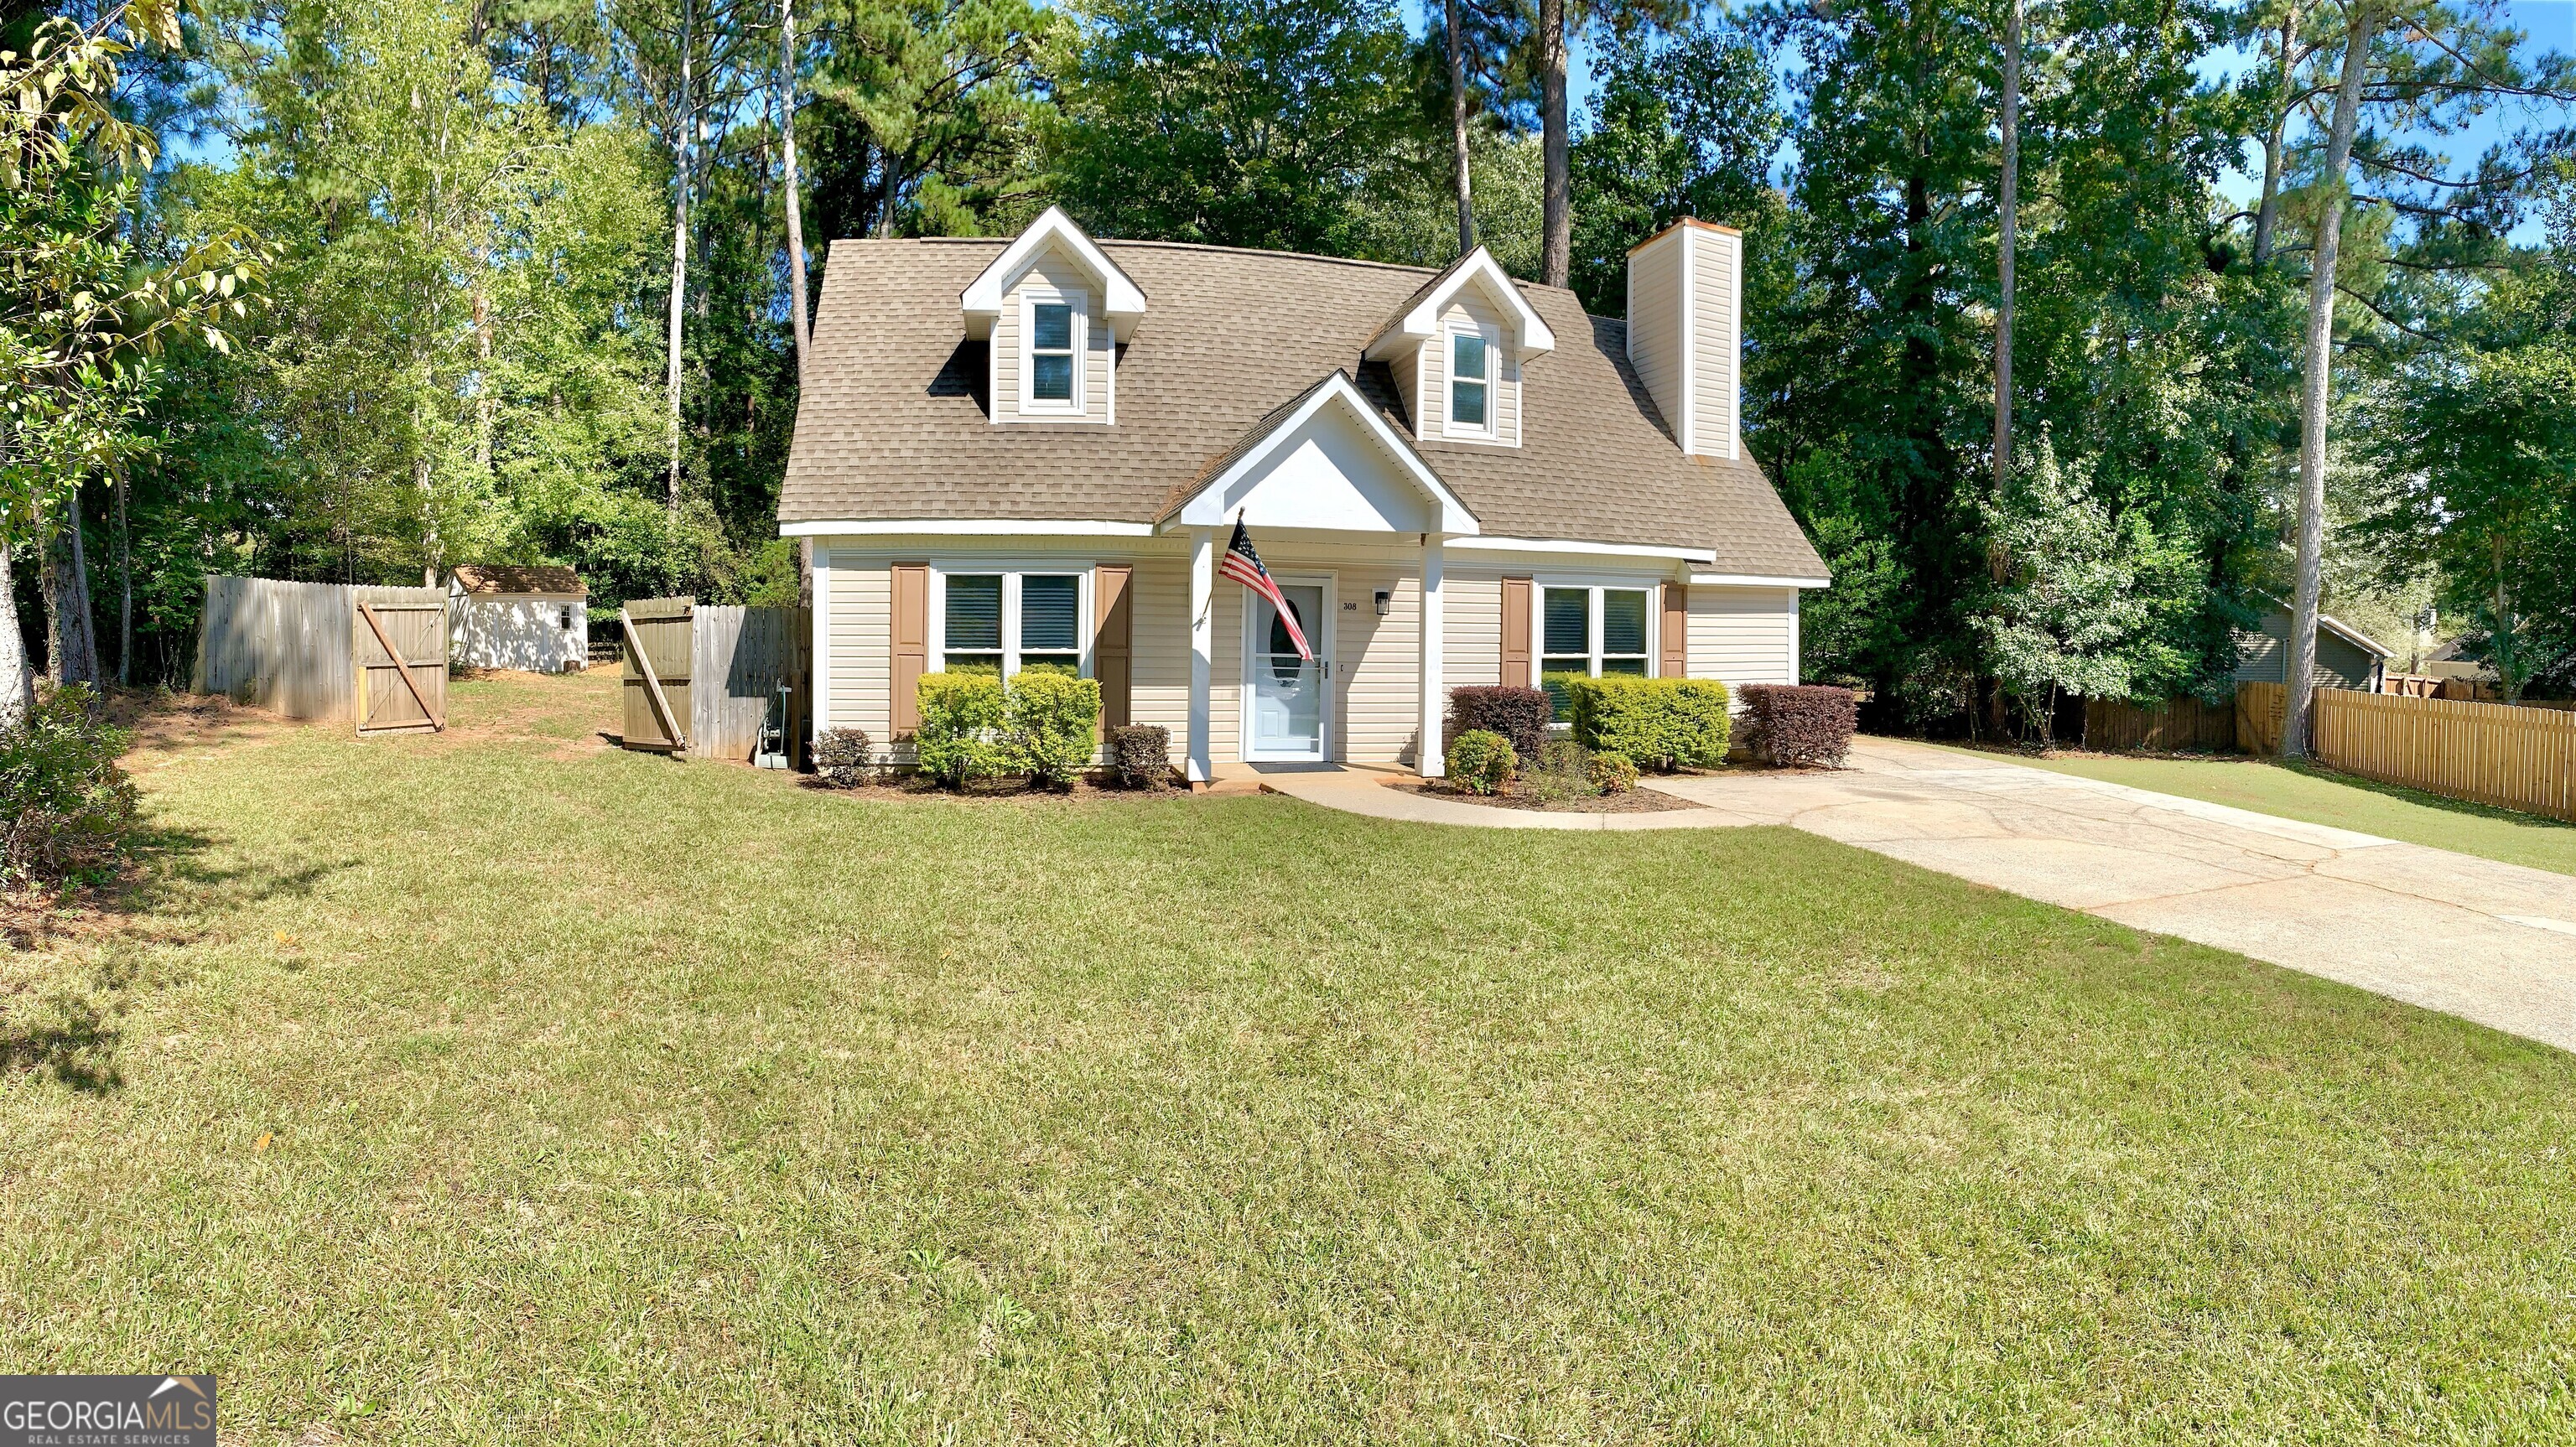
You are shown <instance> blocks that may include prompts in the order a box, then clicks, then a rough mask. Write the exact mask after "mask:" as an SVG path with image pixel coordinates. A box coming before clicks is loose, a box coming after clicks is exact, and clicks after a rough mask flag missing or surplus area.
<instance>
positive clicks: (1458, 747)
mask: <svg viewBox="0 0 2576 1447" xmlns="http://www.w3.org/2000/svg"><path fill="white" fill-rule="evenodd" d="M1519 766H1520V760H1519V759H1518V758H1517V757H1515V756H1514V755H1513V753H1512V741H1511V740H1510V739H1507V738H1504V737H1503V736H1502V735H1501V734H1498V733H1496V732H1494V731H1493V730H1492V729H1469V730H1467V731H1466V732H1465V733H1463V734H1460V735H1459V736H1458V737H1456V738H1455V739H1452V740H1450V742H1449V782H1450V783H1452V784H1455V785H1456V786H1458V787H1459V788H1461V789H1464V790H1466V791H1467V792H1468V793H1470V794H1499V793H1501V792H1502V791H1503V789H1504V786H1506V785H1508V784H1510V783H1511V781H1512V770H1513V769H1515V768H1517V767H1519Z"/></svg>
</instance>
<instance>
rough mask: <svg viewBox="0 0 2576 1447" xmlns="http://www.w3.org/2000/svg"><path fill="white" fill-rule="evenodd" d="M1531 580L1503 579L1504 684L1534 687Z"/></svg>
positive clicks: (1513, 686)
mask: <svg viewBox="0 0 2576 1447" xmlns="http://www.w3.org/2000/svg"><path fill="white" fill-rule="evenodd" d="M1530 686H1531V684H1530V580H1529V579H1527V578H1505V579H1504V580H1503V687H1505V688H1528V687H1530Z"/></svg>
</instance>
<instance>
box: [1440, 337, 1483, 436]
mask: <svg viewBox="0 0 2576 1447" xmlns="http://www.w3.org/2000/svg"><path fill="white" fill-rule="evenodd" d="M1492 357H1493V348H1491V347H1489V346H1487V345H1485V335H1484V333H1482V332H1458V333H1456V334H1454V335H1452V336H1451V337H1450V338H1449V425H1450V426H1451V427H1453V428H1456V429H1457V430H1459V431H1463V432H1490V431H1492V430H1493V424H1492V423H1491V422H1489V421H1487V420H1486V413H1487V410H1488V400H1489V398H1488V394H1489V393H1490V391H1491V390H1492V387H1491V384H1492V380H1493V379H1492V377H1491V376H1490V375H1489V372H1488V369H1489V368H1490V367H1491V366H1492V365H1493V362H1492Z"/></svg>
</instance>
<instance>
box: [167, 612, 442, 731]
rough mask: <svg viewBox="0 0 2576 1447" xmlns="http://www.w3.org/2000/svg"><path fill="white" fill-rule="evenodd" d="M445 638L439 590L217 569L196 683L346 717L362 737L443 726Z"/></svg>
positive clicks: (286, 707) (200, 626)
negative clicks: (304, 580) (250, 574)
mask: <svg viewBox="0 0 2576 1447" xmlns="http://www.w3.org/2000/svg"><path fill="white" fill-rule="evenodd" d="M361 604H363V605H364V607H363V608H361V606H360V605H361ZM370 614H372V615H373V617H374V620H375V621H374V625H373V626H371V625H370V623H369V621H368V618H369V615H370ZM447 643H448V635H447V595H446V593H445V592H443V591H441V590H440V589H437V588H375V587H358V586H353V585H351V584H347V583H289V582H284V581H281V580H279V579H275V578H236V577H227V576H223V575H215V576H210V577H208V578H207V579H206V602H205V608H204V610H203V611H202V612H201V613H200V614H199V615H198V623H197V666H196V670H195V673H194V675H193V678H192V679H191V682H190V685H189V686H190V688H191V689H192V690H193V691H195V692H197V693H220V694H223V695H225V696H226V697H228V698H231V699H233V700H234V701H236V702H239V703H246V704H250V705H253V706H255V707H258V708H265V709H271V710H274V711H275V712H278V713H281V714H284V715H286V716H287V717H288V718H300V719H332V720H336V719H347V720H350V721H351V722H353V723H355V724H356V725H357V728H358V731H359V732H360V733H371V734H372V733H384V732H389V731H398V730H410V729H423V728H427V729H436V728H439V727H443V726H444V725H445V723H446V721H447Z"/></svg>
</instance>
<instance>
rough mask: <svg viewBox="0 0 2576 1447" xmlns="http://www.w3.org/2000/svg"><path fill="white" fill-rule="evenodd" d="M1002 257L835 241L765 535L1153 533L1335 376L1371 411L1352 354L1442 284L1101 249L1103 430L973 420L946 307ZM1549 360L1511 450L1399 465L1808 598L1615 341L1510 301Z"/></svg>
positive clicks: (1599, 330)
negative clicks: (1109, 363) (1118, 317)
mask: <svg viewBox="0 0 2576 1447" xmlns="http://www.w3.org/2000/svg"><path fill="white" fill-rule="evenodd" d="M1006 244H1007V243H1006V242H1003V241H996V240H971V241H970V240H949V239H925V240H905V241H876V240H860V241H850V240H845V241H838V242H835V243H833V246H832V252H831V262H830V265H829V267H828V269H827V271H826V273H825V277H824V282H823V298H822V306H821V308H820V309H819V314H818V315H817V317H816V320H815V328H814V352H815V355H814V375H815V378H816V380H815V382H814V383H813V385H811V386H809V387H807V388H806V389H805V392H804V400H803V403H802V405H801V406H800V407H799V408H798V410H797V417H796V442H795V447H794V450H793V452H792V453H791V455H790V457H789V460H788V464H787V480H786V484H785V487H784V488H783V489H782V491H781V494H780V497H779V504H778V517H779V521H781V522H783V523H794V522H821V521H831V520H839V519H850V520H861V519H871V518H880V519H891V518H938V519H955V520H960V521H963V520H972V519H1005V518H1023V519H1038V518H1067V519H1072V518H1084V519H1104V520H1109V521H1119V522H1138V523H1144V522H1151V521H1153V520H1154V518H1155V517H1156V516H1157V515H1158V514H1159V513H1160V512H1162V511H1163V509H1164V507H1165V506H1166V505H1167V504H1168V503H1169V501H1170V499H1171V498H1172V496H1173V493H1174V491H1175V490H1176V489H1184V488H1186V487H1187V486H1188V485H1189V484H1190V483H1191V482H1192V481H1193V480H1195V479H1197V478H1199V477H1201V476H1203V475H1204V473H1205V471H1206V469H1207V468H1208V466H1209V465H1210V464H1211V463H1212V462H1214V461H1216V460H1217V459H1218V458H1220V457H1222V456H1224V455H1225V454H1226V453H1228V452H1229V451H1231V450H1233V449H1234V447H1235V446H1236V444H1237V442H1238V441H1239V440H1240V439H1241V438H1242V437H1243V435H1244V434H1245V433H1246V431H1248V430H1249V429H1251V428H1252V427H1253V426H1254V425H1255V424H1256V423H1258V422H1260V421H1261V420H1262V419H1263V418H1264V417H1266V416H1269V415H1270V414H1271V413H1273V412H1274V411H1275V410H1276V409H1278V408H1279V407H1280V406H1281V405H1282V404H1284V403H1286V402H1288V401H1290V400H1291V399H1293V398H1295V397H1297V396H1298V395H1299V394H1300V393H1303V392H1305V391H1306V390H1307V389H1308V388H1310V387H1312V386H1313V385H1314V384H1315V382H1316V379H1317V378H1319V377H1324V376H1327V375H1329V374H1330V373H1332V372H1333V371H1334V370H1336V369H1345V370H1350V371H1352V373H1353V375H1354V376H1355V377H1358V378H1359V379H1360V381H1361V386H1362V390H1363V392H1365V393H1368V394H1369V395H1370V396H1371V399H1372V400H1373V401H1378V402H1379V403H1380V405H1381V406H1389V405H1390V404H1391V399H1389V398H1387V397H1384V396H1382V395H1380V394H1381V390H1382V387H1383V379H1382V378H1381V377H1378V376H1375V375H1372V373H1373V371H1382V369H1375V368H1371V367H1363V366H1361V365H1360V351H1361V349H1362V348H1363V347H1364V346H1366V345H1367V344H1368V342H1369V340H1370V339H1371V338H1372V337H1374V336H1376V335H1377V333H1378V331H1379V330H1380V329H1381V328H1382V327H1383V326H1384V324H1385V321H1386V318H1387V317H1388V316H1389V315H1390V314H1391V313H1393V312H1394V310H1395V308H1396V307H1397V305H1398V304H1399V303H1402V302H1403V301H1404V300H1405V299H1406V298H1407V297H1409V296H1415V295H1418V294H1419V292H1420V289H1421V288H1422V287H1423V286H1424V285H1425V284H1426V283H1427V281H1429V280H1431V279H1436V276H1437V273H1431V272H1426V271H1425V270H1424V269H1422V268H1420V267H1403V266H1385V265H1380V264H1378V263H1374V262H1361V261H1343V260H1336V259H1332V258H1327V257H1313V256H1299V255H1292V254H1288V253H1282V252H1265V251H1238V250H1231V249H1227V248H1222V247H1207V246H1192V245H1185V244H1181V243H1175V242H1142V241H1104V242H1102V243H1101V247H1102V249H1103V250H1104V251H1107V252H1108V253H1109V254H1110V255H1111V256H1112V257H1113V258H1115V260H1116V261H1117V264H1118V265H1119V266H1120V267H1121V268H1123V269H1124V270H1125V271H1126V272H1127V273H1128V275H1129V276H1130V277H1131V278H1133V279H1134V280H1135V282H1136V284H1137V285H1138V286H1139V287H1141V288H1143V289H1144V290H1145V291H1146V292H1147V293H1149V294H1150V295H1151V296H1152V298H1153V305H1152V309H1151V310H1149V311H1148V312H1147V313H1146V315H1145V318H1144V320H1143V321H1142V322H1140V323H1139V324H1138V325H1137V328H1136V332H1135V336H1134V338H1133V339H1132V341H1131V342H1130V343H1129V344H1128V345H1127V346H1125V347H1124V348H1122V354H1121V356H1120V357H1119V361H1118V380H1117V388H1118V402H1117V405H1118V421H1117V423H1116V425H1114V426H1111V427H1106V428H1103V427H1099V426H1094V425H1087V424H1082V423H1014V424H1012V425H1010V426H1007V427H996V426H994V425H992V424H991V423H990V422H989V421H988V420H987V419H986V415H985V412H984V399H983V398H982V395H981V394H982V393H983V391H984V386H985V378H986V356H985V349H984V344H982V343H979V342H969V341H967V340H965V336H964V331H963V327H962V323H961V320H960V317H959V315H958V306H957V297H958V295H959V294H960V293H961V292H962V291H963V290H964V289H965V287H966V285H967V283H968V282H970V281H972V280H973V279H974V278H975V276H976V274H977V273H978V272H980V271H982V270H983V269H984V267H985V266H986V265H987V264H988V263H990V262H991V261H992V259H993V258H994V257H995V256H996V255H998V254H999V253H1000V251H1001V249H1002V247H1003V246H1005V245H1006ZM1522 294H1523V295H1524V296H1526V297H1528V298H1529V301H1530V304H1531V305H1532V306H1533V307H1534V308H1535V309H1536V310H1537V311H1538V313H1539V315H1540V316H1541V317H1542V318H1543V319H1545V320H1546V322H1547V324H1548V326H1549V327H1550V328H1551V329H1553V330H1554V331H1555V332H1556V336H1557V345H1556V349H1555V350H1554V351H1553V352H1551V353H1549V354H1547V355H1545V356H1542V357H1536V358H1533V359H1531V360H1530V361H1529V362H1527V363H1525V364H1524V365H1523V368H1522V374H1521V375H1522V379H1523V401H1522V408H1521V417H1522V423H1521V427H1522V434H1521V445H1520V446H1519V447H1517V448H1504V447H1477V446H1472V445H1467V444H1459V443H1443V442H1436V441H1420V442H1417V444H1416V446H1417V450H1418V451H1420V453H1421V454H1422V456H1423V457H1424V458H1425V459H1426V460H1427V461H1429V463H1430V464H1431V466H1432V468H1433V469H1434V470H1435V471H1437V472H1438V473H1439V474H1440V475H1441V477H1442V478H1443V480H1445V481H1446V482H1447V483H1448V484H1449V486H1450V487H1451V489H1452V490H1453V491H1455V492H1456V493H1457V494H1458V495H1459V497H1460V498H1461V499H1462V500H1463V501H1464V502H1465V503H1466V504H1467V506H1468V507H1469V508H1471V509H1472V510H1473V511H1474V512H1475V514H1476V516H1477V518H1478V519H1479V520H1480V521H1481V522H1482V524H1483V526H1484V530H1485V531H1486V532H1487V533H1488V534H1492V535H1495V536H1501V537H1526V538H1567V539H1576V540H1581V541H1585V542H1601V543H1629V544H1643V545H1649V546H1658V545H1659V546H1666V547H1693V548H1708V549H1712V550H1714V552H1715V553H1716V555H1717V559H1716V564H1715V566H1716V568H1717V569H1718V571H1721V572H1736V573H1751V574H1763V575H1769V576H1783V577H1822V576H1823V575H1824V564H1823V562H1822V561H1821V560H1820V559H1818V558H1817V556H1816V552H1815V549H1814V548H1812V547H1810V546H1809V545H1808V543H1807V539H1806V535H1805V534H1804V533H1803V532H1801V531H1800V530H1799V528H1798V525H1797V523H1796V522H1795V521H1794V520H1792V519H1791V518H1790V516H1789V512H1788V509H1787V508H1786V507H1784V506H1782V505H1781V502H1780V498H1779V495H1778V494H1777V493H1776V492H1774V491H1773V490H1772V487H1771V484H1770V482H1769V480H1768V479H1766V478H1765V477H1763V475H1762V472H1761V469H1760V468H1758V467H1756V466H1755V465H1754V464H1753V462H1752V461H1751V460H1750V459H1745V460H1743V461H1727V460H1725V459H1715V458H1692V457H1685V456H1683V455H1682V453H1681V451H1680V449H1679V448H1677V447H1675V446H1674V445H1673V442H1672V439H1671V438H1670V437H1669V436H1668V435H1667V434H1666V432H1665V431H1664V427H1663V422H1662V419H1661V417H1660V416H1659V415H1658V414H1657V413H1656V411H1655V406H1654V402H1653V401H1652V399H1651V398H1649V397H1648V396H1647V393H1646V389H1645V386H1644V384H1643V383H1641V382H1640V381H1638V380H1637V377H1636V374H1635V373H1634V372H1632V371H1631V370H1630V369H1629V367H1628V364H1627V361H1626V358H1625V356H1624V355H1623V353H1624V351H1625V345H1626V324H1625V323H1622V322H1618V321H1613V320H1609V319H1606V318H1601V317H1589V316H1586V315H1585V314H1584V312H1583V309H1582V307H1581V305H1580V304H1579V303H1578V302H1577V301H1576V300H1575V297H1574V294H1573V293H1572V292H1570V291H1566V290H1563V289H1561V288H1554V287H1543V286H1536V285H1529V284H1524V285H1523V287H1522Z"/></svg>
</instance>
